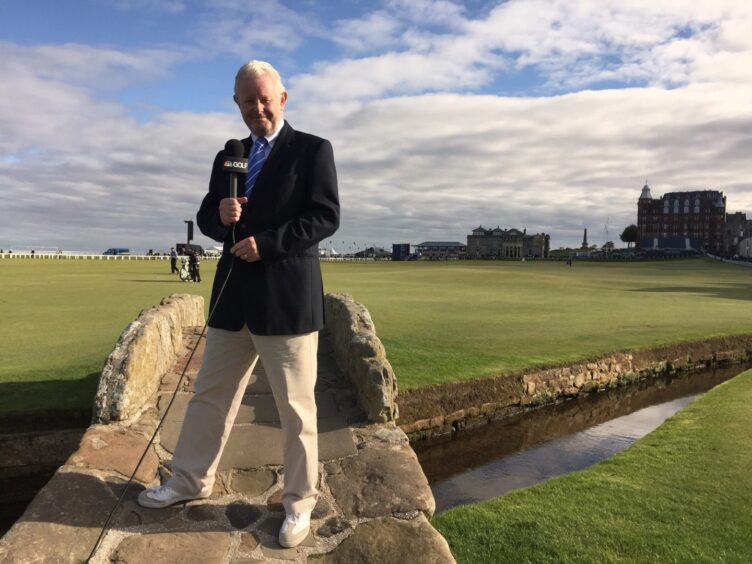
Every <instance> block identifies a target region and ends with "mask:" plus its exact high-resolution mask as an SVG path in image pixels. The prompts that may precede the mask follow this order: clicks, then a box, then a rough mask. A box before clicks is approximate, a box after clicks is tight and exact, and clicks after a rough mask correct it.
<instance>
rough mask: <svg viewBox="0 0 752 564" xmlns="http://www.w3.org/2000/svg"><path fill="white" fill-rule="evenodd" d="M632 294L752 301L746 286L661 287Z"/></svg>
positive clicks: (750, 290)
mask: <svg viewBox="0 0 752 564" xmlns="http://www.w3.org/2000/svg"><path fill="white" fill-rule="evenodd" d="M630 291H631V292H648V293H657V294H696V295H700V296H708V297H711V298H725V299H728V300H752V287H751V286H748V285H745V284H725V285H718V286H712V287H708V286H661V287H653V288H635V289H633V290H630Z"/></svg>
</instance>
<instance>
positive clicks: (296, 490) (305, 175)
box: [139, 61, 339, 547]
mask: <svg viewBox="0 0 752 564" xmlns="http://www.w3.org/2000/svg"><path fill="white" fill-rule="evenodd" d="M234 100H235V102H236V103H237V105H238V108H239V109H240V113H241V116H242V118H243V121H244V122H245V124H246V125H247V126H248V128H249V129H250V130H251V136H250V137H249V138H247V139H245V140H244V141H243V144H244V147H245V154H246V156H248V157H249V167H248V173H247V174H246V175H245V179H244V186H245V193H244V194H243V195H240V197H238V198H230V197H227V194H228V184H229V179H228V175H227V173H225V172H223V169H222V162H223V158H222V157H223V153H222V152H220V153H219V154H218V155H217V157H216V158H215V160H214V167H213V169H212V175H211V180H210V182H209V193H208V194H207V195H206V197H205V198H204V200H203V202H202V203H201V208H200V209H199V212H198V215H197V219H198V225H199V227H200V229H201V231H202V232H203V233H204V234H205V235H207V236H209V237H211V238H213V239H215V240H217V241H223V242H224V249H223V253H222V258H221V259H220V261H219V264H218V265H217V274H216V277H215V279H214V287H213V289H212V297H211V304H210V311H211V310H213V309H214V308H216V311H214V313H213V316H212V317H211V320H210V322H209V331H208V333H207V339H206V349H205V351H204V357H203V361H202V365H201V369H200V371H199V375H198V377H197V379H196V384H195V388H196V394H195V396H194V398H193V399H192V401H191V402H190V404H189V407H188V410H187V412H186V417H185V422H184V424H183V429H182V431H181V434H180V439H179V440H178V444H177V446H176V448H175V453H174V454H173V460H172V471H173V475H172V477H171V478H170V480H169V481H168V482H167V484H165V485H163V486H160V487H158V488H152V489H149V490H145V491H143V492H142V493H141V494H140V495H139V503H141V505H144V506H146V507H166V506H168V505H171V504H173V503H177V502H178V501H184V500H188V499H194V498H202V497H207V496H209V495H210V494H211V492H212V485H213V483H214V477H215V472H216V469H217V465H218V463H219V459H220V456H221V454H222V449H223V448H224V445H225V443H226V441H227V437H228V436H229V434H230V430H231V428H232V423H233V420H234V418H235V415H236V413H237V411H238V408H239V406H240V403H241V400H242V397H243V392H244V390H245V387H246V384H247V382H248V378H249V377H250V374H251V371H252V370H253V367H254V365H255V364H256V361H257V360H258V358H259V357H260V358H261V360H262V362H263V363H264V368H265V370H266V374H267V377H268V379H269V384H270V387H271V388H272V392H273V393H274V399H275V402H276V404H277V408H278V411H279V416H280V422H281V425H282V432H283V437H284V461H283V462H284V490H283V496H282V504H283V506H284V508H285V512H286V518H285V521H284V523H283V525H282V528H281V529H280V532H279V542H280V544H281V545H282V546H285V547H292V546H297V545H298V544H300V543H301V542H302V541H303V540H304V539H305V538H306V536H307V535H308V532H309V529H310V516H311V511H312V510H313V508H314V506H315V505H316V500H317V496H318V492H317V490H316V484H317V481H318V443H317V440H318V439H317V429H316V403H315V399H314V391H313V390H314V385H315V383H316V349H317V345H318V331H319V330H320V329H322V328H323V324H324V311H323V285H322V280H321V270H320V267H319V262H318V243H319V241H321V240H322V239H324V238H326V237H328V236H330V235H332V234H333V233H334V232H335V231H336V230H337V228H338V226H339V199H338V194H337V176H336V171H335V167H334V156H333V154H332V147H331V144H330V143H329V142H328V141H326V140H324V139H321V138H319V137H315V136H313V135H309V134H307V133H301V132H299V131H295V130H293V128H292V127H290V125H289V124H288V123H286V122H285V121H284V119H283V111H284V108H285V104H286V102H287V92H286V91H285V89H284V86H283V85H282V81H281V79H280V76H279V74H278V73H277V71H276V70H275V69H274V68H273V67H272V66H271V65H270V64H268V63H264V62H260V61H251V62H250V63H248V64H246V65H244V66H243V67H241V69H240V70H239V71H238V73H237V76H236V77H235V96H234ZM241 182H243V177H242V175H241V178H240V179H239V182H238V184H241ZM239 192H240V190H239ZM231 265H232V269H233V270H232V273H231V274H230V276H229V279H228V278H227V275H228V272H229V271H230V268H231ZM226 279H227V284H226V286H225V288H224V291H223V293H222V296H221V298H219V299H218V295H219V292H220V289H221V287H222V285H223V284H224V282H225V280H226Z"/></svg>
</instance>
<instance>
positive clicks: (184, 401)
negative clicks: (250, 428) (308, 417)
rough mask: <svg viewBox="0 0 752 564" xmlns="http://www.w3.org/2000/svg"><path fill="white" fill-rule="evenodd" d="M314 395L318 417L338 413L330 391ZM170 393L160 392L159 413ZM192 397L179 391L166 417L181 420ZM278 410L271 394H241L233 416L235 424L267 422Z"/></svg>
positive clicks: (277, 417) (168, 399) (275, 416)
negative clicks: (236, 410)
mask: <svg viewBox="0 0 752 564" xmlns="http://www.w3.org/2000/svg"><path fill="white" fill-rule="evenodd" d="M315 396H316V411H317V415H318V419H324V418H327V417H335V416H337V415H339V413H338V411H337V405H336V403H335V401H334V394H333V393H332V392H319V393H316V394H315ZM171 397H172V394H169V393H163V394H160V396H159V400H158V404H157V406H158V408H159V415H160V416H162V415H164V411H165V409H166V407H167V405H168V404H169V402H170V398H171ZM192 397H193V394H191V393H186V392H181V393H178V395H177V397H176V398H175V401H174V402H173V403H172V407H171V408H170V413H169V414H168V415H167V418H168V419H170V420H173V421H183V420H184V419H185V412H186V410H187V409H188V402H189V401H190V400H191V398H192ZM278 421H279V412H278V411H277V406H276V404H275V403H274V397H273V396H272V395H271V394H257V395H253V394H248V393H246V395H245V396H243V402H242V403H241V405H240V409H238V414H237V416H236V417H235V424H242V423H252V422H256V423H268V422H278Z"/></svg>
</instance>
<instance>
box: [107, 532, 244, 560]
mask: <svg viewBox="0 0 752 564" xmlns="http://www.w3.org/2000/svg"><path fill="white" fill-rule="evenodd" d="M230 542H231V537H230V534H229V533H223V532H197V533H187V532H186V533H154V534H150V535H137V536H132V537H127V538H126V539H124V540H123V541H122V542H121V543H120V545H119V546H118V547H117V550H116V551H115V554H114V556H113V557H112V562H113V564H142V563H143V562H149V564H173V563H174V562H181V563H182V564H188V563H192V564H193V563H195V564H211V563H217V564H219V563H222V564H224V563H225V562H226V561H227V555H228V552H229V550H230Z"/></svg>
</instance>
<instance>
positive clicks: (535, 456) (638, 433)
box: [413, 365, 746, 513]
mask: <svg viewBox="0 0 752 564" xmlns="http://www.w3.org/2000/svg"><path fill="white" fill-rule="evenodd" d="M745 369H746V368H745V367H739V366H738V365H737V366H734V367H730V368H723V369H716V370H708V371H704V372H697V373H694V374H691V375H688V376H681V377H665V378H659V379H654V380H648V381H642V382H638V383H636V384H633V385H630V386H624V387H621V388H617V389H614V390H609V391H606V392H600V393H593V394H589V395H587V396H584V397H582V398H578V399H575V400H571V401H566V402H563V403H558V404H554V405H551V406H547V407H544V408H541V409H537V410H534V411H530V412H527V413H524V414H520V415H517V416H514V417H510V418H508V419H504V420H502V421H498V422H495V423H492V424H490V425H486V426H483V427H480V428H476V429H472V430H467V431H460V432H458V433H454V434H453V435H452V436H449V437H442V438H439V439H435V440H428V441H421V442H418V443H415V444H414V445H413V449H414V450H415V452H416V453H417V455H418V459H419V460H420V463H421V466H422V467H423V471H424V472H425V474H426V477H427V478H428V482H429V483H430V485H431V489H432V490H433V494H434V497H435V498H436V512H437V513H439V512H441V511H446V510H447V509H450V508H452V507H454V506H456V505H462V504H466V503H473V502H476V501H481V500H484V499H489V498H492V497H496V496H500V495H503V494H505V493H507V492H509V491H511V490H515V489H518V488H523V487H526V486H531V485H533V484H537V483H539V482H543V481H545V480H548V479H549V478H553V477H555V476H559V475H562V474H566V473H568V472H574V471H576V470H582V469H583V468H587V467H588V466H591V465H592V464H595V463H596V462H599V461H601V460H604V459H606V458H608V457H610V456H612V455H614V454H616V453H617V452H619V451H622V450H624V449H626V448H627V447H628V446H630V445H631V444H632V443H634V442H635V441H636V440H637V439H639V438H640V437H643V436H644V435H646V434H648V433H649V432H650V431H652V430H654V429H655V428H656V427H658V426H659V425H660V424H661V423H663V421H665V420H666V419H667V418H668V417H670V416H671V415H673V414H674V413H676V412H677V411H679V410H680V409H682V408H683V407H685V406H687V405H688V404H689V403H691V402H692V401H693V400H694V399H695V398H697V397H698V396H699V395H701V394H702V393H704V392H706V391H708V390H709V389H711V388H713V387H714V386H717V385H718V384H720V383H721V382H724V381H726V380H728V379H730V378H733V377H734V376H736V375H737V374H739V373H741V372H742V371H744V370H745Z"/></svg>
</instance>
